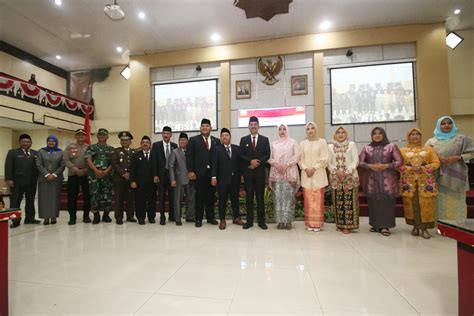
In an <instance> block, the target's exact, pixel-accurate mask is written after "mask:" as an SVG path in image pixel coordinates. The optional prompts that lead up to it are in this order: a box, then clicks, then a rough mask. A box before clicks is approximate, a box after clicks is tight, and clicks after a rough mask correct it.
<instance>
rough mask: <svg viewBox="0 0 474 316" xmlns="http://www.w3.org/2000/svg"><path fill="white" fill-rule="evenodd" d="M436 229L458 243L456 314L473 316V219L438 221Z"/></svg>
mask: <svg viewBox="0 0 474 316" xmlns="http://www.w3.org/2000/svg"><path fill="white" fill-rule="evenodd" d="M438 229H439V230H440V231H441V234H442V235H443V236H446V237H450V238H452V239H455V240H456V241H457V243H458V292H459V301H458V311H459V312H458V313H459V315H460V316H468V315H469V316H472V315H474V219H466V220H465V221H462V222H457V221H454V220H439V221H438Z"/></svg>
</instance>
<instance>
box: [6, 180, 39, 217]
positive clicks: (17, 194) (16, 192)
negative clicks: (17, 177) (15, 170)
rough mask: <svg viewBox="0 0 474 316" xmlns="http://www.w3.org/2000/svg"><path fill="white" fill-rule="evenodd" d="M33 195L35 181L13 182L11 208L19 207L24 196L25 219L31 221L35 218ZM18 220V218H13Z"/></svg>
mask: <svg viewBox="0 0 474 316" xmlns="http://www.w3.org/2000/svg"><path fill="white" fill-rule="evenodd" d="M35 195H36V182H35V183H34V184H28V185H18V184H15V185H14V186H13V188H12V196H11V199H10V207H11V208H20V204H21V200H22V199H23V196H25V200H26V201H25V202H26V203H25V221H32V220H34V219H35ZM14 221H16V222H19V220H14Z"/></svg>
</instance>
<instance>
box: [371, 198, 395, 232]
mask: <svg viewBox="0 0 474 316" xmlns="http://www.w3.org/2000/svg"><path fill="white" fill-rule="evenodd" d="M367 203H368V205H369V225H370V226H372V227H373V228H376V229H382V228H392V227H395V203H396V199H395V198H390V197H388V196H387V197H384V198H382V199H374V198H367Z"/></svg>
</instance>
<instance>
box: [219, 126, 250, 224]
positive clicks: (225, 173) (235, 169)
mask: <svg viewBox="0 0 474 316" xmlns="http://www.w3.org/2000/svg"><path fill="white" fill-rule="evenodd" d="M230 141H231V136H230V131H229V130H228V129H227V128H225V127H224V128H223V129H221V144H219V145H217V147H216V148H215V150H214V152H213V158H212V166H211V175H212V180H211V181H212V185H213V186H217V192H218V194H219V219H220V222H219V229H225V228H226V221H225V215H226V209H227V200H228V198H229V195H230V204H231V206H232V218H233V220H232V223H234V224H237V225H243V222H242V220H241V219H240V214H239V191H240V158H239V153H240V149H239V146H237V145H233V144H231V143H230Z"/></svg>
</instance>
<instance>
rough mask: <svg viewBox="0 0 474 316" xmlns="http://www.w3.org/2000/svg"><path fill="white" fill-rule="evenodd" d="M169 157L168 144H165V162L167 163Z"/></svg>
mask: <svg viewBox="0 0 474 316" xmlns="http://www.w3.org/2000/svg"><path fill="white" fill-rule="evenodd" d="M169 156H170V144H166V152H165V157H166V161H168V157H169Z"/></svg>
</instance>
